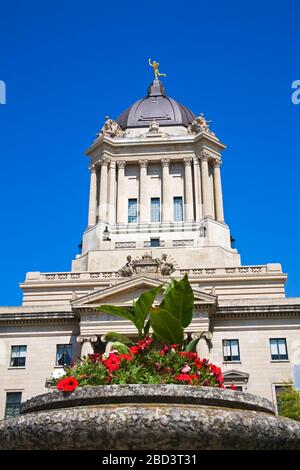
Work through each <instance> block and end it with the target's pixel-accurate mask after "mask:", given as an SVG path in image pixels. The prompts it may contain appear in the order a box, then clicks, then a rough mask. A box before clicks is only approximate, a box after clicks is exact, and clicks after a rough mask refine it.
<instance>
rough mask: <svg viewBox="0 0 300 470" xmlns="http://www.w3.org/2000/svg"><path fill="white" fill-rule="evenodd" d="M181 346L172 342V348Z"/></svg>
mask: <svg viewBox="0 0 300 470" xmlns="http://www.w3.org/2000/svg"><path fill="white" fill-rule="evenodd" d="M178 347H179V344H171V348H172V349H177V348H178Z"/></svg>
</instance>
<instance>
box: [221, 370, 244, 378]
mask: <svg viewBox="0 0 300 470" xmlns="http://www.w3.org/2000/svg"><path fill="white" fill-rule="evenodd" d="M223 377H224V379H225V380H242V381H248V379H249V374H247V373H246V372H242V371H240V370H233V369H232V370H227V371H226V372H223Z"/></svg>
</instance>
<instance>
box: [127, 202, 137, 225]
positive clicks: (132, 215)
mask: <svg viewBox="0 0 300 470" xmlns="http://www.w3.org/2000/svg"><path fill="white" fill-rule="evenodd" d="M128 223H129V224H133V223H137V199H128Z"/></svg>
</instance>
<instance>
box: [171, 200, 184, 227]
mask: <svg viewBox="0 0 300 470" xmlns="http://www.w3.org/2000/svg"><path fill="white" fill-rule="evenodd" d="M173 219H174V222H182V221H183V206H182V197H181V196H180V197H174V200H173Z"/></svg>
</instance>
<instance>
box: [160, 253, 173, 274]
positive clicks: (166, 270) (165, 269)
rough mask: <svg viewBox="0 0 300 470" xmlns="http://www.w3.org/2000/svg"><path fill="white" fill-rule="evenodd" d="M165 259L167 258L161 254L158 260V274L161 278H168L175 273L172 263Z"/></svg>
mask: <svg viewBox="0 0 300 470" xmlns="http://www.w3.org/2000/svg"><path fill="white" fill-rule="evenodd" d="M167 258H168V256H167V255H166V254H163V255H162V257H161V260H160V274H161V275H162V276H170V274H172V273H173V272H174V271H175V269H174V265H173V263H170V262H169V261H168V260H167Z"/></svg>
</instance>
